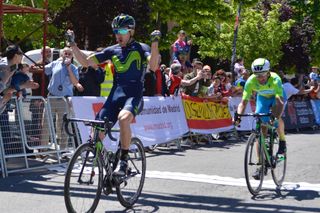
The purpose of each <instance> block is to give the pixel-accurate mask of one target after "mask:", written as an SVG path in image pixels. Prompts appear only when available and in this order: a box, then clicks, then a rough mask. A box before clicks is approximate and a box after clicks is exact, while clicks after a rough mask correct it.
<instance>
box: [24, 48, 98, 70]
mask: <svg viewBox="0 0 320 213" xmlns="http://www.w3.org/2000/svg"><path fill="white" fill-rule="evenodd" d="M41 50H42V49H36V50H30V51H28V52H26V53H25V55H27V56H28V57H29V58H31V59H32V60H33V61H31V60H30V59H28V58H27V57H26V56H23V58H22V63H27V64H29V65H32V64H34V62H37V61H40V60H41V59H42V55H41ZM81 51H82V52H83V53H84V54H86V55H88V56H89V55H91V54H92V53H94V52H93V51H88V50H81ZM61 52H62V49H56V48H51V60H50V61H54V60H56V59H58V58H59V57H60V53H61ZM73 64H74V65H76V66H77V67H78V66H80V64H79V62H78V61H77V60H76V59H75V58H74V63H73Z"/></svg>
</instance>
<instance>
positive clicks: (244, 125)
mask: <svg viewBox="0 0 320 213" xmlns="http://www.w3.org/2000/svg"><path fill="white" fill-rule="evenodd" d="M241 100H242V97H229V110H230V114H231V116H232V118H233V117H234V113H235V112H236V110H237V109H238V105H239V104H240V102H241ZM251 112H253V111H252V103H251V102H249V103H248V104H247V106H246V109H245V111H244V113H251ZM253 128H255V119H254V118H253V117H242V118H241V123H240V126H239V127H236V129H237V130H238V131H251V130H252V129H253Z"/></svg>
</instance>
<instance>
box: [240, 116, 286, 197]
mask: <svg viewBox="0 0 320 213" xmlns="http://www.w3.org/2000/svg"><path fill="white" fill-rule="evenodd" d="M270 115H271V113H247V114H241V115H240V114H239V116H241V117H243V116H252V117H254V118H255V120H256V128H255V129H254V131H253V132H252V133H251V135H250V136H249V138H248V141H247V146H246V152H245V160H244V171H245V177H246V182H247V187H248V189H249V191H250V193H251V194H252V195H258V193H259V192H260V190H261V188H262V183H263V178H264V176H265V175H267V173H268V170H269V169H271V174H272V179H273V181H274V183H275V184H276V186H277V187H278V188H280V187H281V185H282V183H283V181H284V178H285V174H286V166H287V154H286V153H284V154H282V155H278V154H277V150H278V147H279V139H278V135H277V132H276V129H277V128H276V127H274V125H271V124H270V123H262V120H261V118H262V117H266V116H270ZM262 125H264V126H266V127H267V130H268V133H267V136H266V137H264V135H263V134H262V128H261V127H262ZM257 169H258V176H256V175H255V174H257Z"/></svg>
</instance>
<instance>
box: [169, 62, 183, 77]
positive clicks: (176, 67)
mask: <svg viewBox="0 0 320 213" xmlns="http://www.w3.org/2000/svg"><path fill="white" fill-rule="evenodd" d="M170 69H171V72H172V74H173V75H177V74H178V73H179V72H180V71H181V64H180V63H173V64H171V66H170Z"/></svg>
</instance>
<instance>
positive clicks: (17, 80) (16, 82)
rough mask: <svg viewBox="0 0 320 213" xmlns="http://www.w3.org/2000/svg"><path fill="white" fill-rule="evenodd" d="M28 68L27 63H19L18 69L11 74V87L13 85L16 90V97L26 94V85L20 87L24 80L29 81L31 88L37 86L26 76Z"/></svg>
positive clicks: (37, 85)
mask: <svg viewBox="0 0 320 213" xmlns="http://www.w3.org/2000/svg"><path fill="white" fill-rule="evenodd" d="M29 70H30V67H29V65H28V64H20V65H19V71H18V72H16V73H15V74H13V76H12V80H11V87H13V88H14V89H15V90H16V91H17V93H18V95H17V96H18V97H21V96H23V97H26V96H27V91H26V88H27V87H21V86H22V85H23V84H24V83H26V82H29V83H30V87H31V88H32V89H38V88H39V84H38V83H36V82H34V81H32V80H31V79H30V77H29V76H28V73H29Z"/></svg>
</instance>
